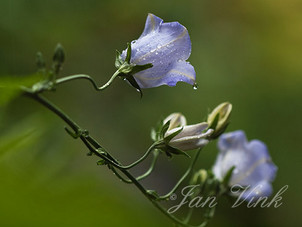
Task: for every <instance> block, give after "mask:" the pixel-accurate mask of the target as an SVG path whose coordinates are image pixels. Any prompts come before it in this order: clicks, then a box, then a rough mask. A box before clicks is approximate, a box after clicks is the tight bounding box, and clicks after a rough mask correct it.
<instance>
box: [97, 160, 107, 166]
mask: <svg viewBox="0 0 302 227" xmlns="http://www.w3.org/2000/svg"><path fill="white" fill-rule="evenodd" d="M96 164H97V165H99V166H102V165H106V161H105V160H104V159H100V160H99V161H97V163H96Z"/></svg>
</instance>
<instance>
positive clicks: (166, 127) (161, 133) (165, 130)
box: [159, 121, 171, 138]
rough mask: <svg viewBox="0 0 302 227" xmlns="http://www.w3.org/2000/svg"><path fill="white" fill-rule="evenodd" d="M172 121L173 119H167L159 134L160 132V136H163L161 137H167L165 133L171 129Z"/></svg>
mask: <svg viewBox="0 0 302 227" xmlns="http://www.w3.org/2000/svg"><path fill="white" fill-rule="evenodd" d="M170 122H171V121H167V122H166V123H165V124H164V125H163V126H162V128H161V129H160V132H159V134H160V137H161V138H164V137H165V134H166V132H167V131H168V129H169V126H170Z"/></svg>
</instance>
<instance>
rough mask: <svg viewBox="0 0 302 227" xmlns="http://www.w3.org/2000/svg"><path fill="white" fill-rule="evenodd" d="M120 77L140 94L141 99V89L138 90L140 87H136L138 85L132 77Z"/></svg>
mask: <svg viewBox="0 0 302 227" xmlns="http://www.w3.org/2000/svg"><path fill="white" fill-rule="evenodd" d="M122 77H123V78H125V79H126V80H127V81H128V82H129V84H130V85H131V86H132V87H134V88H135V89H136V90H137V91H138V92H139V93H140V95H141V97H143V92H142V89H141V88H140V86H139V85H138V83H137V82H136V80H135V79H134V77H133V76H132V75H126V76H123V75H122Z"/></svg>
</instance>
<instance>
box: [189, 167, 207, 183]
mask: <svg viewBox="0 0 302 227" xmlns="http://www.w3.org/2000/svg"><path fill="white" fill-rule="evenodd" d="M207 178H208V172H207V171H206V170H205V169H200V170H198V171H197V172H196V173H195V174H194V175H193V178H192V180H191V184H203V183H204V182H205V181H206V180H207Z"/></svg>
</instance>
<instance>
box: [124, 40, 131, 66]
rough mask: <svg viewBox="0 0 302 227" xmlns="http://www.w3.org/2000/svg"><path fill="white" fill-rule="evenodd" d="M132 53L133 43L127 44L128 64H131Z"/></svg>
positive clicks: (126, 59) (126, 60)
mask: <svg viewBox="0 0 302 227" xmlns="http://www.w3.org/2000/svg"><path fill="white" fill-rule="evenodd" d="M131 52H132V49H131V43H127V55H126V58H125V62H127V63H128V64H130V60H131Z"/></svg>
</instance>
